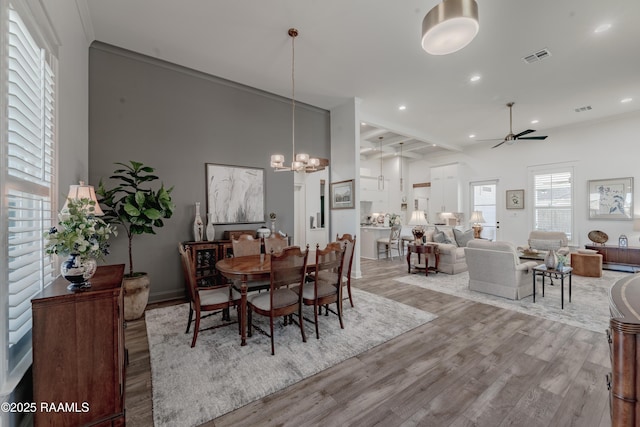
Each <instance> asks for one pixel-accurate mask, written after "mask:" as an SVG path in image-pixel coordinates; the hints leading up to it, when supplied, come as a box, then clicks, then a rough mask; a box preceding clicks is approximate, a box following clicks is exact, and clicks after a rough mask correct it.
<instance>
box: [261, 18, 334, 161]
mask: <svg viewBox="0 0 640 427" xmlns="http://www.w3.org/2000/svg"><path fill="white" fill-rule="evenodd" d="M287 34H289V37H291V146H292V150H291V160H292V161H291V166H285V165H284V155H282V154H272V155H271V167H272V168H273V169H274V170H275V171H276V172H279V171H294V172H316V171H319V170H323V169H324V168H325V167H326V166H327V165H328V164H329V161H328V160H327V159H319V158H315V157H309V155H308V154H306V153H298V154H296V79H295V61H296V48H295V39H296V37H297V36H298V30H296V29H295V28H289V31H288V33H287Z"/></svg>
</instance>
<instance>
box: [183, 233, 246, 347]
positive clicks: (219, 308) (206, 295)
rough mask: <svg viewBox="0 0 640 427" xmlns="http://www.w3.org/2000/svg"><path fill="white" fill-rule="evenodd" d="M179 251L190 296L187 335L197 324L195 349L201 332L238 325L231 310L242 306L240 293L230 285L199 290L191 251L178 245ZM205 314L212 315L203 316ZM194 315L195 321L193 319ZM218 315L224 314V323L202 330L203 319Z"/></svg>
mask: <svg viewBox="0 0 640 427" xmlns="http://www.w3.org/2000/svg"><path fill="white" fill-rule="evenodd" d="M178 251H179V252H180V259H181V262H182V272H183V274H184V279H185V284H186V286H187V294H188V296H189V320H188V321H187V330H186V331H185V334H188V333H189V329H190V328H191V323H192V322H195V324H194V326H193V339H192V340H191V347H195V345H196V340H197V339H198V333H199V332H202V331H206V330H209V329H215V328H219V327H222V326H228V325H231V324H233V323H237V322H232V321H231V318H230V316H229V308H231V307H236V308H237V307H238V305H239V304H240V293H238V292H237V291H235V290H234V289H232V288H231V287H230V286H229V285H224V286H216V287H206V288H199V287H198V286H197V285H196V279H195V275H194V273H193V271H192V269H191V255H189V251H186V250H185V249H184V246H182V244H178ZM203 312H210V313H209V314H206V315H205V316H203V315H202V313H203ZM194 313H195V319H194V318H193V314H194ZM218 313H222V321H223V323H221V324H219V325H215V326H211V327H208V328H203V329H200V320H201V319H204V318H206V317H209V316H212V315H215V314H218Z"/></svg>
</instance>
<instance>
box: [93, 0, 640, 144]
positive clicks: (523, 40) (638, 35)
mask: <svg viewBox="0 0 640 427" xmlns="http://www.w3.org/2000/svg"><path fill="white" fill-rule="evenodd" d="M86 1H87V4H88V9H89V12H90V18H91V22H90V25H92V26H93V28H92V29H90V28H89V29H88V31H93V34H94V36H95V39H96V40H99V41H102V42H105V43H109V44H113V45H116V46H120V47H123V48H126V49H130V50H133V51H136V52H140V53H143V54H146V55H149V56H152V57H157V58H160V59H163V60H166V61H170V62H173V63H177V64H180V65H184V66H186V67H190V68H193V69H196V70H200V71H203V72H206V73H209V74H212V75H216V76H219V77H223V78H226V79H229V80H233V81H236V82H239V83H242V84H245V85H248V86H252V87H256V88H259V89H262V90H265V91H268V92H271V93H275V94H278V95H282V96H285V97H291V39H290V37H289V36H288V35H287V30H288V29H289V28H290V27H295V28H297V29H298V30H299V32H300V35H299V36H298V37H297V38H296V72H295V79H296V100H298V101H301V102H305V103H308V104H311V105H315V106H318V107H321V108H324V109H331V108H333V107H336V106H338V105H341V104H343V103H344V102H345V101H346V100H348V99H351V98H354V97H355V98H359V99H361V100H362V101H361V118H362V119H363V120H364V121H366V122H367V124H368V126H366V127H363V129H362V136H363V143H362V146H363V148H367V146H375V145H378V136H379V135H380V134H381V131H380V130H379V129H384V130H385V131H386V133H384V132H382V135H383V136H384V139H383V140H384V141H385V142H387V143H389V141H391V142H390V143H389V144H388V145H389V147H388V148H387V150H390V151H397V150H398V148H399V145H398V142H399V141H400V140H402V141H405V143H404V144H403V150H404V151H406V152H408V153H413V157H416V156H417V157H419V156H422V155H425V154H427V155H428V154H429V153H430V152H433V150H437V149H439V148H434V147H433V144H437V146H438V147H444V148H447V149H451V150H463V149H464V148H466V147H469V146H470V145H472V144H484V145H486V147H487V149H489V147H491V146H492V145H495V144H496V142H499V141H500V140H502V138H504V136H505V135H506V134H507V133H508V132H509V112H508V108H507V107H506V106H505V104H506V103H507V102H510V101H514V102H515V106H514V110H513V130H514V133H518V132H520V131H522V130H525V129H529V128H531V129H537V133H534V134H531V135H529V136H536V135H549V138H547V139H546V140H545V141H521V142H518V143H519V144H521V143H527V144H547V143H552V142H553V129H554V128H557V127H561V126H566V125H575V124H577V123H580V122H584V121H591V120H597V119H602V118H605V117H609V116H614V115H618V114H624V113H627V112H630V111H636V110H640V25H639V24H638V22H640V1H639V0H606V1H603V0H477V2H478V9H479V15H480V32H479V33H478V35H477V37H476V38H475V39H474V40H473V41H472V42H471V43H470V44H469V45H468V46H467V47H466V48H464V49H462V50H461V51H458V52H456V53H453V54H450V55H446V56H431V55H429V54H427V53H425V52H424V51H423V50H422V48H421V46H420V38H421V34H420V31H421V24H422V19H423V17H424V15H425V14H426V13H427V12H428V11H429V10H430V9H431V8H432V7H433V6H435V5H436V4H437V3H438V1H437V0H421V1H418V0H404V1H388V0H387V1H385V0H348V1H345V0H315V1H314V0H269V1H264V0H216V1H206V0H181V1H175V0H110V1H104V0H86ZM603 23H610V24H611V29H610V30H608V31H606V32H603V33H599V34H596V33H594V30H595V28H596V27H597V26H598V25H600V24H603ZM545 48H546V49H548V50H549V51H550V53H551V56H550V57H548V58H547V59H544V60H541V61H537V62H534V63H531V64H527V63H526V62H525V61H524V60H523V59H522V58H523V57H525V56H527V55H529V54H532V53H534V52H536V51H539V50H541V49H545ZM474 74H478V75H480V76H481V79H480V80H479V81H478V82H475V83H471V82H470V81H469V78H470V77H471V76H472V75H474ZM626 97H630V98H633V100H632V101H631V102H628V103H621V102H620V101H621V99H623V98H626ZM400 105H406V110H404V111H400V110H399V109H398V107H399V106H400ZM584 106H591V109H590V110H588V111H584V112H579V113H577V112H576V111H575V109H576V108H579V107H584ZM533 119H538V120H539V123H538V124H535V125H532V124H531V123H530V122H531V120H533ZM470 134H475V135H476V140H478V139H495V140H496V141H488V142H477V141H475V140H474V139H470V138H469V135H470ZM400 135H402V136H403V137H401V136H400ZM404 137H407V138H404ZM508 148H509V146H508V145H507V144H505V145H503V146H502V147H501V148H500V149H508Z"/></svg>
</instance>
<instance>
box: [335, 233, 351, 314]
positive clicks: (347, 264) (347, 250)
mask: <svg viewBox="0 0 640 427" xmlns="http://www.w3.org/2000/svg"><path fill="white" fill-rule="evenodd" d="M336 242H338V243H341V244H343V245H344V261H343V262H342V283H343V285H346V286H347V295H348V297H349V303H350V304H351V307H354V305H353V298H352V297H351V266H352V265H353V252H354V250H355V248H356V236H351V234H349V233H345V234H343V235H342V237H340V236H338V235H337V234H336Z"/></svg>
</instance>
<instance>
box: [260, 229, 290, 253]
mask: <svg viewBox="0 0 640 427" xmlns="http://www.w3.org/2000/svg"><path fill="white" fill-rule="evenodd" d="M264 246H265V248H266V252H267V253H268V254H270V253H271V251H273V252H274V253H280V252H282V250H283V249H284V248H286V247H287V246H289V239H288V238H286V237H282V236H281V235H280V234H278V233H275V234H271V236H269V237H267V238H266V239H264Z"/></svg>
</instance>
